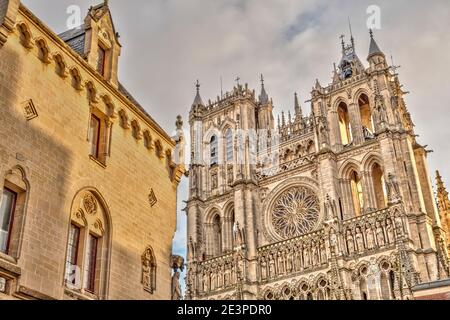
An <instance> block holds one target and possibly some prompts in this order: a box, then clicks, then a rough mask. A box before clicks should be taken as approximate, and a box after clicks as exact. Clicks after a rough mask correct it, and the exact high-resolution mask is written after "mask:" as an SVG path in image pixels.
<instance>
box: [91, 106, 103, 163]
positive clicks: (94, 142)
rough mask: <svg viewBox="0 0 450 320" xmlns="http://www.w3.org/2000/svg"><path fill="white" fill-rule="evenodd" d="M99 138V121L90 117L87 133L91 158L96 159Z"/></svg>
mask: <svg viewBox="0 0 450 320" xmlns="http://www.w3.org/2000/svg"><path fill="white" fill-rule="evenodd" d="M99 138H100V119H99V118H97V117H96V116H94V115H92V116H91V130H90V133H89V140H90V142H91V156H93V157H96V158H98V153H99V152H98V150H99V141H100V140H99Z"/></svg>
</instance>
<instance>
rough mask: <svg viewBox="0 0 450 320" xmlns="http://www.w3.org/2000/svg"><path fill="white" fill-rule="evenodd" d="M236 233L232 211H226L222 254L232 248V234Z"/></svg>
mask: <svg viewBox="0 0 450 320" xmlns="http://www.w3.org/2000/svg"><path fill="white" fill-rule="evenodd" d="M235 232H236V223H235V219H234V209H233V208H231V209H228V210H227V211H226V214H225V217H224V232H223V237H224V241H223V243H224V247H223V252H224V253H227V252H230V251H232V250H233V248H234V234H235Z"/></svg>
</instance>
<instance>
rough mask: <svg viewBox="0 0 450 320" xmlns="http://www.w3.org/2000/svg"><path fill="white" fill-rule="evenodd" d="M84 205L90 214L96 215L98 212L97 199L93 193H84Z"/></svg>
mask: <svg viewBox="0 0 450 320" xmlns="http://www.w3.org/2000/svg"><path fill="white" fill-rule="evenodd" d="M83 206H84V209H85V210H86V212H87V213H88V214H91V215H95V214H96V213H97V200H95V197H94V196H93V195H92V194H91V193H86V194H85V195H84V197H83Z"/></svg>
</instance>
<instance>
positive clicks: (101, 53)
mask: <svg viewBox="0 0 450 320" xmlns="http://www.w3.org/2000/svg"><path fill="white" fill-rule="evenodd" d="M105 59H106V51H105V49H103V48H102V47H101V46H99V47H98V61H97V71H98V72H99V73H100V74H101V75H105Z"/></svg>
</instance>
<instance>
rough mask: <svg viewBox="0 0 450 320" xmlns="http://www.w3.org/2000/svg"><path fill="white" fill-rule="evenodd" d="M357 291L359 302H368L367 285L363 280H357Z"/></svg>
mask: <svg viewBox="0 0 450 320" xmlns="http://www.w3.org/2000/svg"><path fill="white" fill-rule="evenodd" d="M359 290H360V294H361V300H369V295H368V293H367V283H366V280H365V279H364V278H361V279H360V280H359Z"/></svg>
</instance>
